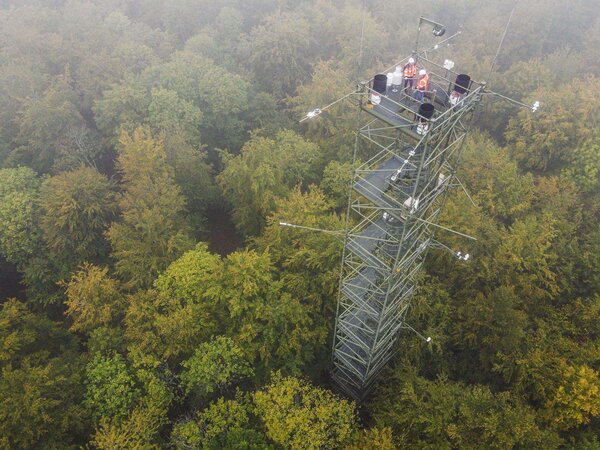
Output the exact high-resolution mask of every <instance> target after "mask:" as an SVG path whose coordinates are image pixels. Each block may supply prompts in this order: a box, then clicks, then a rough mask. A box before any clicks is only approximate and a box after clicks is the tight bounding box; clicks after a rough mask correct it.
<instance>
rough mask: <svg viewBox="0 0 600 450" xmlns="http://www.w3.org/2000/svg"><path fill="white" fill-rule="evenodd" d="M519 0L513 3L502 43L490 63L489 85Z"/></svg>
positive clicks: (487, 79) (487, 80)
mask: <svg viewBox="0 0 600 450" xmlns="http://www.w3.org/2000/svg"><path fill="white" fill-rule="evenodd" d="M517 3H519V2H518V0H515V4H514V5H513V8H512V11H511V12H510V16H508V21H507V22H506V26H505V27H504V32H503V33H502V39H500V43H499V44H498V48H497V49H496V54H495V55H494V59H492V64H491V65H490V71H489V73H488V76H487V78H486V83H487V84H488V85H489V83H490V82H491V77H492V72H493V71H494V67H495V66H496V61H497V60H498V55H499V54H500V50H502V46H503V45H504V39H505V38H506V33H507V32H508V27H509V26H510V22H511V21H512V17H513V14H514V13H515V9H517Z"/></svg>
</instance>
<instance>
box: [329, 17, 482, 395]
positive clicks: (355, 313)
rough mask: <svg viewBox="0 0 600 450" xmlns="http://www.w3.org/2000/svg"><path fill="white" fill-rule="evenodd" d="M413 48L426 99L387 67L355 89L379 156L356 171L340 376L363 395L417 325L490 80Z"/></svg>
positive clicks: (367, 149)
mask: <svg viewBox="0 0 600 450" xmlns="http://www.w3.org/2000/svg"><path fill="white" fill-rule="evenodd" d="M423 23H428V24H430V25H433V27H434V28H433V32H434V35H436V36H440V35H441V34H443V33H444V29H443V27H442V26H441V25H440V24H437V23H435V22H432V21H430V20H427V19H423V18H421V20H420V22H419V31H420V29H421V26H422V24H423ZM436 33H437V34H436ZM417 43H418V38H417ZM412 56H413V57H414V58H415V59H416V64H417V65H418V68H419V69H426V70H427V73H428V74H429V77H430V81H429V86H430V87H429V92H428V93H427V94H426V95H425V98H424V99H422V100H417V99H415V98H413V97H412V96H410V95H408V94H406V93H405V92H404V91H403V90H402V87H401V86H395V85H393V84H392V85H390V80H388V81H387V83H386V78H389V76H388V77H386V76H385V75H377V76H375V78H374V79H371V80H369V81H367V82H363V83H360V84H359V86H358V88H357V90H356V92H354V93H353V94H352V95H351V96H349V97H348V98H350V99H351V100H353V103H354V104H355V106H357V107H358V108H359V118H360V119H359V122H360V125H359V127H358V130H357V137H356V144H355V147H356V148H355V155H356V154H357V153H360V154H365V153H368V154H369V155H370V158H369V159H368V161H366V162H365V163H363V164H362V165H361V166H360V167H358V168H357V169H356V170H355V171H354V172H353V180H352V186H351V192H350V196H349V199H350V201H349V205H348V213H347V217H346V237H345V241H344V254H343V258H342V268H341V269H342V270H341V276H340V286H339V294H338V307H337V315H336V323H335V331H334V342H333V366H334V368H333V378H334V380H335V381H336V382H337V384H338V385H339V386H340V387H341V388H342V389H343V391H344V392H346V393H347V394H348V395H350V396H351V397H353V398H355V399H357V400H361V399H362V398H364V396H365V395H366V394H367V393H368V392H369V389H370V388H371V387H372V385H373V381H374V380H375V378H376V376H377V374H378V373H379V371H380V370H381V369H382V368H383V367H384V366H385V364H386V363H387V362H388V361H389V360H390V359H391V358H392V356H393V354H394V351H395V347H396V343H397V340H398V337H399V332H400V330H401V329H402V328H405V327H408V326H406V325H405V324H404V318H405V315H406V313H407V311H408V308H409V305H410V300H411V297H412V295H413V293H414V292H415V287H416V286H415V283H416V277H417V274H418V273H419V270H420V268H421V266H422V264H423V260H424V259H425V256H426V255H427V252H428V249H429V247H430V245H431V244H432V239H433V235H434V230H435V229H436V228H438V227H439V225H437V220H438V217H439V214H440V212H441V210H442V208H443V205H444V201H445V198H446V195H447V192H448V189H449V188H450V187H452V186H456V181H457V180H456V179H455V174H456V170H457V168H458V165H459V163H460V156H461V151H462V148H463V144H464V142H465V138H466V136H467V133H468V131H469V128H470V123H471V119H472V117H473V113H474V111H475V108H476V105H477V104H478V103H479V101H480V99H481V97H482V94H483V93H484V89H485V83H478V82H476V81H473V80H471V79H470V77H468V76H466V75H464V74H459V73H456V72H454V71H453V70H452V68H453V67H451V66H453V64H451V62H449V61H446V62H445V63H444V65H440V64H438V63H436V62H434V61H433V60H430V59H428V57H427V53H426V52H419V51H418V50H417V49H416V50H415V52H413V55H412ZM407 59H408V58H405V59H404V60H402V61H400V63H399V64H400V65H401V66H402V65H403V64H404V63H405V62H406V60H407ZM389 75H391V74H389ZM392 78H394V77H392ZM391 81H392V82H394V80H391ZM320 112H321V111H320V110H317V114H319V113H320ZM442 228H443V227H442Z"/></svg>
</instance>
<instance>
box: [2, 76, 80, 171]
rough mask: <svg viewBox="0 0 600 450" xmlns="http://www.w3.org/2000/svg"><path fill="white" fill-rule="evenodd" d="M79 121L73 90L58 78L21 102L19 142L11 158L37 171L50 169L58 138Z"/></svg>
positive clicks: (64, 135)
mask: <svg viewBox="0 0 600 450" xmlns="http://www.w3.org/2000/svg"><path fill="white" fill-rule="evenodd" d="M83 124H84V121H83V117H82V116H81V114H80V113H79V111H78V109H77V94H76V92H75V91H74V90H73V88H72V87H71V86H70V85H69V82H68V80H67V79H65V78H62V79H59V80H57V82H56V83H55V84H54V85H52V86H50V87H49V88H48V89H47V90H46V91H45V92H44V94H43V95H42V96H41V97H38V98H31V99H29V100H28V101H27V102H25V105H24V106H23V111H22V117H21V119H20V127H19V134H18V137H17V139H18V142H19V143H20V144H21V145H20V146H19V147H17V148H16V149H15V151H14V152H13V154H12V155H11V157H12V158H11V159H12V160H13V161H14V163H17V164H19V163H20V164H26V165H28V166H30V167H31V168H32V169H34V170H35V171H36V172H38V173H47V172H49V171H50V170H51V169H52V164H53V162H54V158H55V156H56V154H57V152H58V148H59V147H60V145H61V143H62V141H63V140H64V139H65V138H66V137H67V135H68V133H69V132H70V131H71V130H73V129H78V128H81V126H83Z"/></svg>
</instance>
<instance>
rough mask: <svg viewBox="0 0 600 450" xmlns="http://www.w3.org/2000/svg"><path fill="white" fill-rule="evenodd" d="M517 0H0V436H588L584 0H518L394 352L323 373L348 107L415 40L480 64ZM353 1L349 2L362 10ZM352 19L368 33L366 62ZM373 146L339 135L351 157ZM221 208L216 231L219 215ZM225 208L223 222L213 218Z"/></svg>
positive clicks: (351, 114) (589, 16) (590, 364)
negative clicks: (385, 364) (348, 394)
mask: <svg viewBox="0 0 600 450" xmlns="http://www.w3.org/2000/svg"><path fill="white" fill-rule="evenodd" d="M512 5H513V1H512V0H486V1H483V0H460V1H457V0H453V1H435V0H403V1H399V0H398V1H389V0H385V1H384V0H372V1H366V2H364V3H363V2H362V1H358V0H356V1H352V0H329V1H328V0H302V1H292V0H218V1H214V0H211V1H209V0H164V1H163V0H102V1H100V0H89V1H82V0H70V1H61V0H47V1H19V2H17V1H11V0H0V167H1V169H0V273H1V275H0V276H1V278H0V286H1V289H0V298H3V299H4V300H3V301H2V306H1V310H0V370H1V376H0V447H1V448H6V449H21V448H22V449H25V448H36V449H42V448H43V449H52V448H57V449H58V448H60V449H65V448H80V447H81V446H85V447H86V448H98V449H129V448H131V449H133V448H135V449H139V448H178V449H193V448H202V449H221V448H225V449H268V448H272V449H277V448H291V449H304V448H315V449H317V448H323V449H334V448H345V449H364V450H367V449H393V448H448V449H450V448H460V449H470V448H473V449H474V448H486V449H509V448H522V449H532V448H544V449H553V448H570V449H579V450H584V449H585V450H588V449H599V448H600V439H599V438H598V435H599V434H600V375H599V372H598V370H599V368H600V320H599V319H600V227H599V219H600V211H599V207H600V131H599V128H598V122H599V120H600V95H599V94H600V58H599V57H598V56H599V53H600V18H599V16H600V4H599V3H598V1H597V0H573V1H565V0H528V1H523V2H520V4H519V6H518V7H517V10H516V13H515V16H514V18H513V22H512V24H511V27H510V31H509V33H508V36H507V39H506V42H505V45H504V48H503V50H502V52H501V54H500V57H499V61H498V65H497V71H496V73H495V75H493V77H492V79H491V84H492V87H493V88H494V89H495V90H497V91H498V92H501V93H503V94H506V95H509V96H512V97H514V98H516V99H518V100H522V101H524V102H526V103H529V104H530V103H532V102H533V101H534V100H540V101H541V103H542V108H541V109H540V111H538V112H537V113H536V114H531V113H529V112H527V111H520V110H518V109H516V108H514V107H512V106H510V105H508V104H507V103H502V102H490V101H487V102H486V103H485V104H484V105H483V107H482V109H481V111H480V112H481V114H478V119H477V129H476V130H475V132H473V133H472V135H471V137H470V139H469V142H468V145H467V148H466V150H465V155H464V159H463V163H462V168H461V171H460V173H459V176H460V177H461V179H462V180H463V182H464V183H465V184H466V185H467V187H468V189H469V191H470V192H471V194H472V196H473V199H474V201H475V203H476V205H477V207H473V206H472V205H471V203H470V202H469V200H468V198H467V197H466V196H465V195H464V193H462V192H455V193H454V194H453V195H452V197H451V198H450V200H449V202H448V203H447V207H446V211H445V215H444V218H443V221H444V223H445V224H446V225H448V226H451V227H453V228H455V229H458V230H461V231H463V232H466V233H469V234H471V235H474V236H477V237H478V239H479V240H478V241H477V242H475V243H472V242H465V241H463V240H460V239H456V238H455V237H454V236H453V235H444V236H441V235H440V239H442V240H444V242H446V243H447V244H448V245H449V246H451V247H453V248H458V249H465V250H467V251H469V253H471V254H472V255H473V260H472V261H470V262H469V263H467V264H465V263H460V262H458V261H456V260H455V259H453V258H452V256H451V255H449V254H447V253H432V255H431V257H430V259H429V260H428V267H427V271H426V273H425V274H424V276H423V280H422V284H421V289H420V291H419V294H418V296H417V297H416V298H415V299H414V302H413V308H412V310H411V313H410V323H411V324H412V325H413V326H414V327H415V328H417V329H418V330H421V331H422V332H423V334H425V335H428V336H432V338H433V341H432V342H431V343H430V344H425V343H424V342H422V341H419V340H418V339H417V338H416V337H415V336H414V335H410V334H407V335H405V336H403V339H401V342H400V344H399V345H400V347H401V348H400V349H399V352H398V357H397V359H396V361H395V362H394V363H393V364H392V365H391V366H390V367H389V368H388V369H387V370H386V372H385V373H384V375H383V377H382V381H381V383H380V384H379V385H378V387H377V389H376V391H375V392H374V394H373V395H372V396H371V397H370V398H369V399H368V401H367V402H366V403H364V404H362V405H361V406H360V407H357V406H356V405H355V404H353V403H352V402H349V401H347V400H343V399H342V398H341V397H338V396H337V395H335V394H334V393H333V392H332V391H331V388H332V386H331V385H330V382H329V378H328V375H327V373H328V372H327V370H328V365H329V363H330V354H329V353H330V345H331V333H332V327H333V324H334V311H335V300H336V296H335V294H336V289H337V274H338V270H339V257H340V253H341V244H340V242H339V241H337V240H336V239H335V238H332V237H330V236H328V235H323V234H314V233H307V232H303V231H298V230H290V229H281V228H280V227H279V226H278V225H277V222H278V221H279V220H280V219H284V220H287V221H289V222H295V223H300V224H304V225H308V226H318V227H322V228H327V229H342V228H343V226H344V219H343V211H344V204H345V201H346V188H347V183H348V176H349V174H350V171H351V154H352V145H353V141H354V135H353V131H354V130H353V128H354V125H355V116H356V111H355V110H353V109H352V108H350V107H348V106H341V105H340V106H339V107H337V108H333V109H331V110H329V111H328V113H327V114H323V115H322V116H320V117H319V119H318V120H314V121H310V122H309V123H308V124H307V123H304V124H299V123H298V119H299V118H301V117H302V116H303V115H304V114H305V113H306V112H307V111H309V110H311V109H313V108H315V107H318V106H322V105H325V104H327V103H329V102H330V101H332V100H334V99H335V98H337V97H338V96H339V95H341V94H344V93H346V92H348V91H349V90H351V89H352V87H353V83H354V82H355V81H356V80H357V79H359V78H361V77H362V78H365V77H367V78H368V77H370V76H372V75H373V74H374V73H377V72H378V71H380V70H382V69H383V68H384V67H388V66H389V65H390V64H392V63H393V62H394V61H396V60H398V59H400V57H403V56H405V55H407V54H408V53H409V52H410V50H411V49H412V48H411V47H412V44H413V42H414V37H415V31H416V24H417V20H418V17H419V16H420V15H425V16H427V17H431V18H433V19H436V20H439V21H440V22H442V23H445V24H446V25H447V26H448V29H449V33H452V32H453V31H455V30H457V29H458V28H459V27H462V29H463V34H462V35H461V37H460V38H459V39H458V40H456V42H455V44H454V45H452V46H451V47H447V48H444V49H442V50H439V51H440V52H442V54H440V56H445V57H449V58H451V59H453V60H454V61H456V63H457V67H459V69H462V70H465V71H467V72H468V73H470V74H471V75H472V76H473V77H475V78H479V79H481V78H484V77H486V76H487V71H488V70H489V66H490V62H491V58H492V56H493V54H494V53H495V51H496V46H497V44H498V42H499V40H500V35H501V32H502V30H503V28H504V25H505V23H506V20H507V18H508V15H509V13H510V10H511V8H512ZM365 8H366V9H365ZM363 18H364V41H363V52H362V56H361V57H359V48H360V41H361V28H362V24H363ZM367 156H368V155H364V154H359V157H360V158H363V160H364V158H365V157H367ZM232 224H233V225H232ZM234 225H235V228H234Z"/></svg>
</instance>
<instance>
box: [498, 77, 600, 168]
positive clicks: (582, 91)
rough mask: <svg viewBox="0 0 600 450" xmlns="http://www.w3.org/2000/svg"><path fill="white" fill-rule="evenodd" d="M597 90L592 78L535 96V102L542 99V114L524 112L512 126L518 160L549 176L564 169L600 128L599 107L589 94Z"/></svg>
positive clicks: (598, 84)
mask: <svg viewBox="0 0 600 450" xmlns="http://www.w3.org/2000/svg"><path fill="white" fill-rule="evenodd" d="M598 89H600V80H598V79H597V78H589V79H587V80H573V81H572V83H570V84H567V85H564V86H563V87H562V88H560V89H551V90H541V91H539V92H536V93H535V94H534V95H535V96H536V97H535V98H538V97H539V98H542V99H543V107H542V108H541V109H540V111H538V112H537V113H536V114H534V115H532V114H528V113H525V112H521V113H519V115H518V117H517V118H514V119H511V121H510V123H509V127H508V130H507V133H506V138H507V140H508V142H509V143H510V144H511V145H512V146H513V148H514V150H513V153H514V155H515V158H516V159H517V160H518V161H519V162H520V163H521V164H522V165H523V166H524V167H526V168H529V169H534V170H539V171H545V172H550V173H552V172H556V171H558V170H560V169H563V168H564V167H565V166H566V165H567V163H568V162H569V161H570V160H571V159H572V158H573V155H577V153H578V152H579V147H580V144H581V143H582V142H583V141H585V140H586V139H587V138H589V137H590V136H591V135H592V133H593V131H594V130H595V129H596V127H597V116H598V111H599V108H600V103H599V102H598V100H597V99H596V98H594V97H590V96H588V95H586V94H587V93H588V92H594V91H596V90H598ZM534 95H532V96H531V98H532V99H533V98H534ZM581 98H586V101H581Z"/></svg>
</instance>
